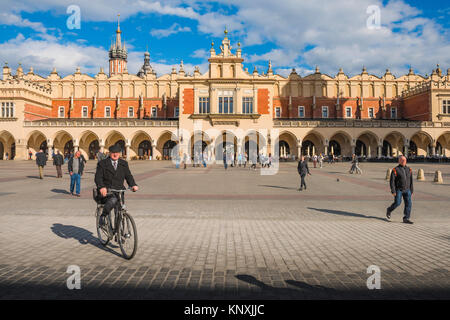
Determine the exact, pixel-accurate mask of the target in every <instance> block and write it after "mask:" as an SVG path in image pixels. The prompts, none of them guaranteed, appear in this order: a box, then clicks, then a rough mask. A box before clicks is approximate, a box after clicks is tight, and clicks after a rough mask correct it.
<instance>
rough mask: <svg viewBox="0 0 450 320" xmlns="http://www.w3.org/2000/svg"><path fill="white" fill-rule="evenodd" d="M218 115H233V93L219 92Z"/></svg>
mask: <svg viewBox="0 0 450 320" xmlns="http://www.w3.org/2000/svg"><path fill="white" fill-rule="evenodd" d="M218 110H219V113H233V91H219V106H218Z"/></svg>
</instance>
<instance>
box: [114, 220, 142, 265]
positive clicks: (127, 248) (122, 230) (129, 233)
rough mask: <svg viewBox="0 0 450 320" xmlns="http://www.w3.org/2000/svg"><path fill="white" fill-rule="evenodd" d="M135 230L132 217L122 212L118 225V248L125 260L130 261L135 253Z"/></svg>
mask: <svg viewBox="0 0 450 320" xmlns="http://www.w3.org/2000/svg"><path fill="white" fill-rule="evenodd" d="M137 244H138V239H137V230H136V224H135V223H134V220H133V217H132V216H130V215H129V214H128V213H126V212H124V213H123V215H122V220H121V221H120V225H119V246H120V250H121V251H122V254H123V256H124V258H125V259H127V260H130V259H132V258H133V257H134V255H135V254H136V251H137Z"/></svg>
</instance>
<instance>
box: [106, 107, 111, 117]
mask: <svg viewBox="0 0 450 320" xmlns="http://www.w3.org/2000/svg"><path fill="white" fill-rule="evenodd" d="M105 118H111V107H105Z"/></svg>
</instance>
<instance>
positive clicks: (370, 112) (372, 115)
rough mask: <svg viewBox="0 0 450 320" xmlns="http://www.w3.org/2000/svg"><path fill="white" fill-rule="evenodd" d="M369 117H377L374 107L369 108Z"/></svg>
mask: <svg viewBox="0 0 450 320" xmlns="http://www.w3.org/2000/svg"><path fill="white" fill-rule="evenodd" d="M369 118H370V119H373V118H375V113H374V111H373V108H369Z"/></svg>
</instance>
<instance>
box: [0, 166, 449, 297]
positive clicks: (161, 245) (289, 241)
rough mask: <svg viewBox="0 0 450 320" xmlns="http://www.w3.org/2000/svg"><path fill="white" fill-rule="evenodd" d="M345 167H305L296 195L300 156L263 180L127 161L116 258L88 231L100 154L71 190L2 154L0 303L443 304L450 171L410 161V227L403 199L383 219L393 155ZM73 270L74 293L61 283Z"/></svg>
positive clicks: (247, 173) (239, 172)
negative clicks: (129, 220) (132, 184)
mask: <svg viewBox="0 0 450 320" xmlns="http://www.w3.org/2000/svg"><path fill="white" fill-rule="evenodd" d="M349 166H350V165H349V163H336V164H332V165H330V164H327V163H325V164H324V167H323V168H313V166H312V165H311V173H312V175H311V176H308V177H307V185H308V188H307V189H306V190H304V191H301V192H300V191H298V190H297V189H298V187H299V183H300V179H299V176H298V174H297V170H296V163H295V162H283V163H280V166H279V170H278V172H277V173H276V174H273V175H262V174H261V170H260V169H258V170H250V169H249V168H239V167H234V168H233V167H231V168H228V170H224V168H223V167H222V166H220V165H212V166H210V167H208V168H193V167H190V166H188V167H187V169H185V170H183V169H176V168H175V166H174V165H173V164H172V163H171V162H169V161H130V168H131V170H132V172H133V174H134V176H135V178H136V181H137V183H138V185H139V187H140V190H139V192H137V193H128V194H127V195H126V203H127V208H128V211H129V213H130V214H131V215H132V216H133V217H134V219H135V221H136V225H137V231H138V251H137V254H136V256H135V257H134V258H133V259H132V260H125V259H124V258H123V257H122V254H121V251H120V249H119V246H118V245H117V243H114V242H112V243H111V244H109V245H108V246H107V247H103V246H102V245H101V244H100V242H99V240H98V237H97V230H96V226H95V213H94V212H95V208H96V204H95V203H94V201H93V200H92V188H93V187H94V180H93V178H94V173H95V167H96V161H88V163H87V168H86V170H85V173H84V175H83V177H82V180H81V181H82V182H81V183H82V185H81V187H82V192H81V197H80V198H76V197H73V196H71V195H70V194H69V192H68V190H69V183H70V179H69V175H68V174H67V170H64V171H65V172H64V176H63V178H62V179H57V178H56V170H55V168H54V167H53V166H47V167H45V177H44V179H43V180H40V179H39V178H38V170H37V168H36V166H35V163H34V161H0V201H1V202H0V203H1V205H0V241H1V243H2V250H1V251H0V257H1V259H0V298H1V299H449V298H450V277H449V276H450V263H449V253H450V210H449V207H450V192H449V191H450V165H445V164H418V163H417V164H416V163H413V164H411V165H410V166H411V168H412V169H413V171H414V172H413V173H414V175H415V176H416V174H417V171H418V169H419V168H421V169H424V171H425V178H426V181H421V182H419V181H416V180H415V181H414V183H415V192H414V194H413V209H412V215H411V220H412V221H414V224H413V225H406V224H403V223H402V215H403V212H402V211H403V204H402V206H401V207H399V208H398V209H397V210H396V211H394V212H393V214H392V220H391V221H390V222H388V221H387V220H386V217H385V213H386V208H387V207H388V206H389V205H390V204H391V203H392V200H393V199H392V195H390V192H389V187H388V182H387V181H386V180H385V175H386V170H387V169H388V168H392V167H394V166H395V164H394V163H365V162H364V163H361V168H362V170H363V174H362V175H352V174H349V173H348V170H349ZM65 169H66V168H65ZM435 170H440V171H441V172H442V174H443V179H444V184H436V183H434V182H433V176H434V172H435ZM73 265H75V266H79V267H80V271H81V277H80V279H81V289H79V290H77V289H73V290H70V289H68V287H67V284H66V282H67V279H68V278H69V276H70V275H71V274H69V273H67V268H68V267H69V266H73ZM369 266H378V267H379V269H380V283H381V289H379V290H377V289H374V290H369V289H368V287H367V280H368V278H369V277H370V276H371V275H372V273H368V272H367V269H368V267H369Z"/></svg>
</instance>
